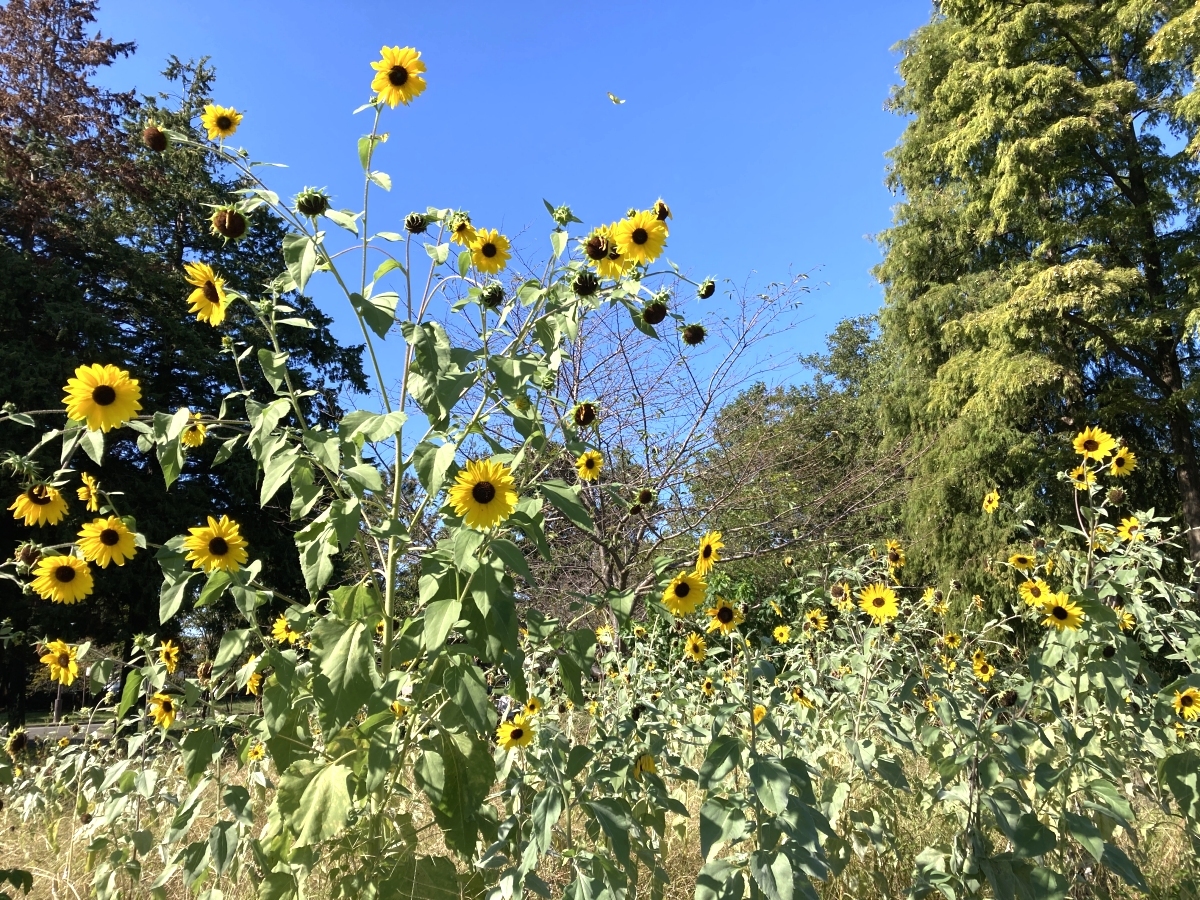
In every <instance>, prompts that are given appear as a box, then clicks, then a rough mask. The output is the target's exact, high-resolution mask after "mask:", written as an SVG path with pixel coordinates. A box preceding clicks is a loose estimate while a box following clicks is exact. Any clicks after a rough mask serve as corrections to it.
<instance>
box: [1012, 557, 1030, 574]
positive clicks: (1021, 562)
mask: <svg viewBox="0 0 1200 900" xmlns="http://www.w3.org/2000/svg"><path fill="white" fill-rule="evenodd" d="M1008 564H1009V565H1010V566H1012V567H1013V568H1014V569H1016V570H1017V571H1018V572H1028V571H1029V570H1030V569H1032V568H1033V566H1034V559H1033V557H1032V556H1030V555H1029V554H1028V553H1014V554H1013V555H1012V556H1010V557H1009V558H1008Z"/></svg>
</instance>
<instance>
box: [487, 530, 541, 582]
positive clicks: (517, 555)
mask: <svg viewBox="0 0 1200 900" xmlns="http://www.w3.org/2000/svg"><path fill="white" fill-rule="evenodd" d="M488 548H489V549H490V550H491V551H492V552H493V553H495V554H496V555H497V556H498V557H500V559H502V560H503V561H504V564H505V565H506V566H508V567H509V568H510V569H512V570H513V571H514V572H516V573H517V574H518V575H520V576H521V577H522V578H524V579H525V583H526V584H528V585H529V586H530V587H534V586H536V585H537V582H536V581H534V579H533V572H531V571H530V570H529V562H528V561H527V560H526V559H525V554H524V553H522V552H521V550H520V548H518V547H517V545H516V544H514V543H513V542H512V541H510V540H508V539H507V538H495V539H493V541H492V542H491V543H490V544H488Z"/></svg>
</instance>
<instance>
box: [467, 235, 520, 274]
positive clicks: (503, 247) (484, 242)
mask: <svg viewBox="0 0 1200 900" xmlns="http://www.w3.org/2000/svg"><path fill="white" fill-rule="evenodd" d="M510 247H511V245H510V244H509V243H508V238H506V237H505V236H504V235H502V234H501V233H500V232H498V231H497V230H496V229H494V228H493V229H491V230H489V229H487V228H484V229H482V230H480V231H477V232H475V240H474V241H472V242H471V262H473V263H474V264H475V268H477V269H478V270H479V271H480V272H486V273H487V274H489V275H495V274H496V273H497V272H500V271H502V270H503V269H504V267H505V266H506V265H508V258H509V256H511V255H512V254H511V253H510Z"/></svg>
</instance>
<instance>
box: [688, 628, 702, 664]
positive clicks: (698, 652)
mask: <svg viewBox="0 0 1200 900" xmlns="http://www.w3.org/2000/svg"><path fill="white" fill-rule="evenodd" d="M683 655H684V656H686V657H688V658H690V659H691V660H692V661H693V662H704V660H705V657H707V656H708V643H707V642H706V641H705V640H704V638H702V637H701V636H700V635H698V634H696V632H694V631H693V632H692V633H691V634H689V635H688V636H687V639H686V640H685V641H684V642H683Z"/></svg>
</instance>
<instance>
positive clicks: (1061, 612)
mask: <svg viewBox="0 0 1200 900" xmlns="http://www.w3.org/2000/svg"><path fill="white" fill-rule="evenodd" d="M1050 615H1052V616H1054V618H1056V619H1058V620H1059V621H1060V622H1065V621H1066V619H1067V610H1066V608H1065V607H1062V606H1056V607H1054V609H1052V610H1051V611H1050Z"/></svg>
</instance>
